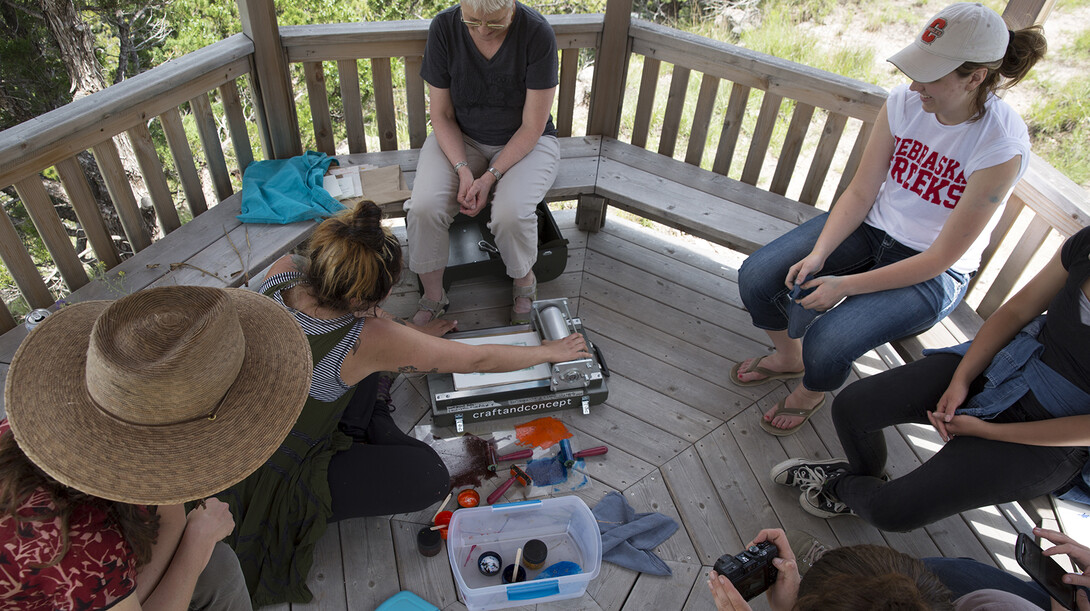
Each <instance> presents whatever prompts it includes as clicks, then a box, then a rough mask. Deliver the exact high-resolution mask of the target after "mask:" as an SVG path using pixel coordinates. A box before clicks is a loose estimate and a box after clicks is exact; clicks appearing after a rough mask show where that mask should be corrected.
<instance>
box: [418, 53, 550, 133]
mask: <svg viewBox="0 0 1090 611" xmlns="http://www.w3.org/2000/svg"><path fill="white" fill-rule="evenodd" d="M423 63H424V60H423V58H421V57H416V56H410V57H406V58H405V104H406V106H407V110H408V113H409V146H411V147H413V148H420V147H422V146H424V140H425V139H427V137H428V117H427V114H426V107H427V106H426V104H425V100H424V79H423V78H421V76H420V67H421V66H422V65H423ZM568 135H571V134H568Z"/></svg>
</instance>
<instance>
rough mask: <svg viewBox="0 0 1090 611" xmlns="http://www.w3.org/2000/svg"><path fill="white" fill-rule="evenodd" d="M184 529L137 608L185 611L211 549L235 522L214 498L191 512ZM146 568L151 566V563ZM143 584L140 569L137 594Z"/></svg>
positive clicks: (227, 509)
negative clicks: (157, 576)
mask: <svg viewBox="0 0 1090 611" xmlns="http://www.w3.org/2000/svg"><path fill="white" fill-rule="evenodd" d="M184 526H185V529H184V532H183V533H182V535H181V540H180V541H179V542H178V544H177V546H176V547H175V548H174V549H172V550H171V552H172V553H171V555H170V556H169V557H168V558H167V560H168V561H169V562H168V564H167V566H166V570H165V571H164V572H163V573H162V575H161V578H160V579H159V580H158V582H157V583H156V584H155V586H154V588H153V590H152V591H151V592H148V593H147V596H146V597H139V596H138V600H139V604H140V605H142V606H143V607H146V608H148V609H155V610H156V611H159V610H163V611H171V610H175V609H176V610H178V611H185V610H186V609H188V608H189V601H190V599H192V598H193V588H194V586H196V584H197V578H198V577H200V574H201V571H203V570H204V567H205V566H206V565H207V564H208V559H209V558H211V556H212V548H213V547H214V546H215V545H216V542H217V541H219V540H220V539H222V538H224V537H226V536H227V535H229V534H231V531H232V530H233V529H234V526H235V521H234V518H233V517H232V516H231V511H230V509H229V508H228V507H227V504H226V503H224V502H222V501H220V500H218V499H214V498H213V499H208V500H207V501H206V506H205V507H203V508H197V509H194V510H193V511H191V512H190V513H189V515H188V516H185V525H184ZM164 552H165V550H164ZM153 560H154V558H153ZM147 566H151V563H149V564H148V565H147ZM147 566H145V567H144V568H145V569H146V568H147ZM143 580H144V571H143V569H142V570H141V571H140V572H139V573H138V575H137V584H138V585H137V591H138V593H139V591H140V590H141V589H142V588H141V582H142V581H143ZM130 598H131V597H130ZM133 608H139V607H133Z"/></svg>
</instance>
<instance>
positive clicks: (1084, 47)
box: [1061, 0, 1090, 59]
mask: <svg viewBox="0 0 1090 611" xmlns="http://www.w3.org/2000/svg"><path fill="white" fill-rule="evenodd" d="M1088 1H1090V0H1088ZM1061 53H1064V54H1069V55H1077V56H1079V57H1081V58H1083V59H1087V58H1090V30H1083V31H1082V33H1080V34H1079V35H1078V36H1076V37H1075V40H1074V41H1072V42H1071V44H1070V45H1068V46H1066V47H1064V48H1063V50H1062V51H1061Z"/></svg>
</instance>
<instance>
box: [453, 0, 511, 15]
mask: <svg viewBox="0 0 1090 611" xmlns="http://www.w3.org/2000/svg"><path fill="white" fill-rule="evenodd" d="M459 4H461V5H462V6H464V7H466V8H468V9H469V10H471V11H472V12H474V13H476V14H477V15H488V14H490V13H495V12H498V11H502V10H504V9H509V8H511V7H513V6H514V5H515V0H461V2H460V3H459Z"/></svg>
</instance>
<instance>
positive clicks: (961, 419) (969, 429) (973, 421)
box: [927, 412, 997, 441]
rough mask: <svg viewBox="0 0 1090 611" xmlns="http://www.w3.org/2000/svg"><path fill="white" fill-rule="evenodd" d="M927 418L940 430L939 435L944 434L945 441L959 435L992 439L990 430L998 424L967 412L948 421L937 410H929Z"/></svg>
mask: <svg viewBox="0 0 1090 611" xmlns="http://www.w3.org/2000/svg"><path fill="white" fill-rule="evenodd" d="M927 419H928V420H930V421H931V426H933V427H935V428H936V429H938V430H939V435H940V436H942V440H943V441H950V439H952V438H953V437H956V436H958V435H961V436H962V437H980V438H981V439H990V438H991V437H989V436H988V430H989V429H991V427H993V426H997V425H996V424H994V423H991V422H988V421H986V420H981V419H980V418H977V417H975V416H967V415H965V414H957V415H955V416H954V417H953V418H951V419H950V420H949V421H946V420H945V419H943V418H940V417H939V415H938V414H937V413H936V412H927Z"/></svg>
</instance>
